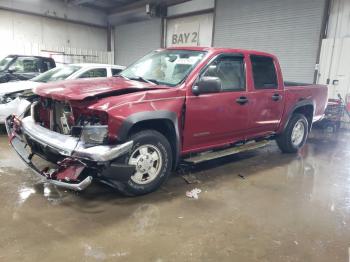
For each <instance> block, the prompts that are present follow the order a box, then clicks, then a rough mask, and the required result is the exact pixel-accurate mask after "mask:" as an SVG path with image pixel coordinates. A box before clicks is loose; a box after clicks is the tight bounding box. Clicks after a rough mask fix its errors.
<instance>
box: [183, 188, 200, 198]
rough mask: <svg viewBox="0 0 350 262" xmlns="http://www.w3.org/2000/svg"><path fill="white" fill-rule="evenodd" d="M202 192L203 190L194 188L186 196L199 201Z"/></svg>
mask: <svg viewBox="0 0 350 262" xmlns="http://www.w3.org/2000/svg"><path fill="white" fill-rule="evenodd" d="M200 192H202V190H200V189H199V188H194V189H192V190H191V191H187V192H186V196H187V197H190V198H194V199H198V198H199V196H198V194H199V193H200Z"/></svg>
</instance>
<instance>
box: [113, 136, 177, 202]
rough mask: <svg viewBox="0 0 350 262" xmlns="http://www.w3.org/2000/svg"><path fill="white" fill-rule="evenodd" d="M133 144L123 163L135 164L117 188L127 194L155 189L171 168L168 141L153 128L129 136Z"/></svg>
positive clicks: (143, 192) (162, 181)
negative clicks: (124, 180) (125, 179)
mask: <svg viewBox="0 0 350 262" xmlns="http://www.w3.org/2000/svg"><path fill="white" fill-rule="evenodd" d="M130 140H132V141H133V142H134V145H133V147H132V149H131V150H130V152H129V153H128V155H127V156H126V158H125V163H126V164H128V165H133V166H135V172H134V174H133V175H132V176H131V177H130V179H129V180H128V181H127V182H118V189H119V191H121V193H122V194H124V195H127V196H136V195H143V194H147V193H150V192H152V191H155V190H156V189H158V188H159V187H160V186H161V184H162V183H164V182H165V180H166V179H167V178H168V177H169V175H170V173H171V169H172V151H171V146H170V143H169V141H168V140H167V139H166V138H165V137H164V135H162V134H161V133H159V132H157V131H154V130H144V131H140V132H138V133H136V134H134V135H132V136H131V137H130Z"/></svg>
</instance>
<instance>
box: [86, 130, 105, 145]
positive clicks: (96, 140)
mask: <svg viewBox="0 0 350 262" xmlns="http://www.w3.org/2000/svg"><path fill="white" fill-rule="evenodd" d="M107 137H108V126H84V127H81V133H80V140H81V141H82V142H84V144H87V145H99V144H104V143H106V142H107Z"/></svg>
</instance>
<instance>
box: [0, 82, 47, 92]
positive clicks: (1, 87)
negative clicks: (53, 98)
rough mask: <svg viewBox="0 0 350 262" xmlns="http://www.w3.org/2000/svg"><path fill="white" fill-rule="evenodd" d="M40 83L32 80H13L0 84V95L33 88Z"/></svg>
mask: <svg viewBox="0 0 350 262" xmlns="http://www.w3.org/2000/svg"><path fill="white" fill-rule="evenodd" d="M40 84H41V83H37V82H34V81H14V82H7V83H2V84H0V96H2V95H5V94H10V93H14V92H19V91H24V90H28V89H32V88H35V87H37V86H39V85H40Z"/></svg>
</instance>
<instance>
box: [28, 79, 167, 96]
mask: <svg viewBox="0 0 350 262" xmlns="http://www.w3.org/2000/svg"><path fill="white" fill-rule="evenodd" d="M165 88H167V87H166V86H161V85H154V84H151V83H144V82H140V81H134V80H126V79H124V78H121V77H110V78H89V79H79V80H67V81H60V82H55V83H50V84H44V85H40V86H39V87H37V88H35V89H34V93H36V94H37V95H39V96H42V97H48V98H52V99H54V100H61V101H63V100H68V101H74V100H76V101H80V100H84V99H87V98H93V97H97V98H98V97H103V96H108V95H119V94H125V93H128V92H130V93H131V92H137V91H145V90H155V89H165Z"/></svg>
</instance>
